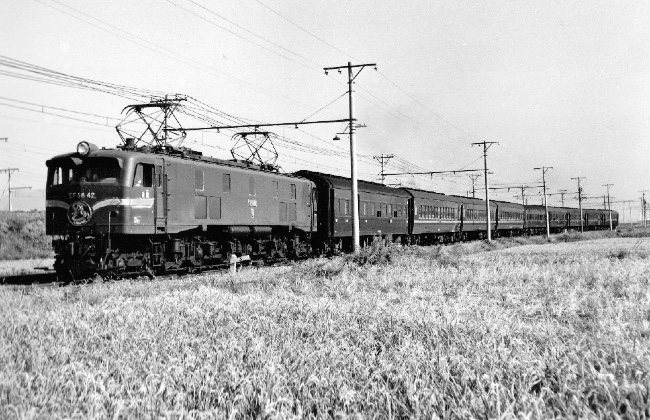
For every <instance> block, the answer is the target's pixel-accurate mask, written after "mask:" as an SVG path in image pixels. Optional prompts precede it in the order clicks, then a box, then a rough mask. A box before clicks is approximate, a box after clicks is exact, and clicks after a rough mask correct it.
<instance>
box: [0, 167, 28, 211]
mask: <svg viewBox="0 0 650 420" xmlns="http://www.w3.org/2000/svg"><path fill="white" fill-rule="evenodd" d="M17 171H18V168H7V169H0V173H3V172H7V175H9V212H11V191H12V188H11V174H12V173H13V172H17ZM30 188H31V187H30ZM17 189H19V188H14V190H17Z"/></svg>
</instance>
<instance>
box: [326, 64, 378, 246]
mask: <svg viewBox="0 0 650 420" xmlns="http://www.w3.org/2000/svg"><path fill="white" fill-rule="evenodd" d="M364 67H374V68H375V70H376V69H377V65H376V64H374V63H373V64H356V65H354V66H353V65H352V63H351V62H349V61H348V65H347V66H338V67H325V68H324V69H323V70H325V74H327V72H328V71H329V70H339V71H340V70H342V69H347V70H348V94H349V105H350V118H349V128H350V178H351V181H352V188H351V191H350V201H351V204H352V206H351V207H352V208H351V210H352V249H353V251H354V252H355V253H357V252H359V246H360V242H359V202H358V199H359V198H358V197H359V188H358V182H357V143H356V139H355V136H354V131H355V127H354V121H355V119H354V101H353V97H354V95H353V93H354V90H353V89H352V86H353V83H354V79H356V78H357V76H358V75H359V73H361V70H363V68H364ZM354 68H358V69H359V71H358V72H357V74H353V70H352V69H354Z"/></svg>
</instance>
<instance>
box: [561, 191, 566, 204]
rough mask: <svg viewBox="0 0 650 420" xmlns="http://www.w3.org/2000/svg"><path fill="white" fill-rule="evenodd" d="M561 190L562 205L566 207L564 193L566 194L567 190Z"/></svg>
mask: <svg viewBox="0 0 650 420" xmlns="http://www.w3.org/2000/svg"><path fill="white" fill-rule="evenodd" d="M559 191H560V199H561V200H562V207H564V194H566V190H559Z"/></svg>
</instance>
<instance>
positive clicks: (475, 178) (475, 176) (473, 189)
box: [467, 175, 481, 198]
mask: <svg viewBox="0 0 650 420" xmlns="http://www.w3.org/2000/svg"><path fill="white" fill-rule="evenodd" d="M467 176H468V177H469V179H471V180H472V198H476V188H475V186H474V183H475V182H476V180H477V179H478V178H479V177H480V176H481V175H467Z"/></svg>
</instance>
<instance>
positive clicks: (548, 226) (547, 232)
mask: <svg viewBox="0 0 650 420" xmlns="http://www.w3.org/2000/svg"><path fill="white" fill-rule="evenodd" d="M533 169H534V170H536V171H542V184H543V185H544V218H545V219H546V237H547V238H549V237H550V236H551V225H550V223H549V220H548V200H547V199H546V172H547V171H548V170H549V169H553V167H552V166H542V167H541V168H533Z"/></svg>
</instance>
